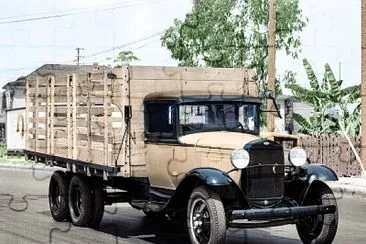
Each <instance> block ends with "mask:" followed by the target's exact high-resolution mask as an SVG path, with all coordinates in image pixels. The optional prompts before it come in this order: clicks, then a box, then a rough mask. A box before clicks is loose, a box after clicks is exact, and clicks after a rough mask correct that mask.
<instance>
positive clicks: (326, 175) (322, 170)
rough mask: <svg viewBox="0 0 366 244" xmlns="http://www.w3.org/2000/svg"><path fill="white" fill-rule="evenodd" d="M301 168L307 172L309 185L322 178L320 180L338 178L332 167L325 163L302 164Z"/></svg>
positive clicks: (334, 179)
mask: <svg viewBox="0 0 366 244" xmlns="http://www.w3.org/2000/svg"><path fill="white" fill-rule="evenodd" d="M301 169H302V170H303V171H304V173H305V174H306V176H307V181H308V183H309V185H310V184H311V183H312V182H313V181H314V180H320V181H336V180H338V177H337V175H336V173H335V172H334V171H333V170H332V169H331V168H329V167H327V166H325V165H314V164H306V165H304V166H302V167H301Z"/></svg>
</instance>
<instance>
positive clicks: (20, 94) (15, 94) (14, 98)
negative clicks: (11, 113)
mask: <svg viewBox="0 0 366 244" xmlns="http://www.w3.org/2000/svg"><path fill="white" fill-rule="evenodd" d="M5 94H6V109H14V108H24V107H25V87H19V86H16V87H14V88H10V89H8V90H6V91H5ZM11 94H12V95H11Z"/></svg>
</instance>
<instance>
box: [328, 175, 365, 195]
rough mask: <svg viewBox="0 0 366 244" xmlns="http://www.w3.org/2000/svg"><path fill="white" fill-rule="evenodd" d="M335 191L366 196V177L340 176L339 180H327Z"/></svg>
mask: <svg viewBox="0 0 366 244" xmlns="http://www.w3.org/2000/svg"><path fill="white" fill-rule="evenodd" d="M327 184H328V186H329V187H330V188H332V190H333V191H334V192H340V193H348V194H352V195H354V194H356V195H363V196H366V177H339V180H338V181H327Z"/></svg>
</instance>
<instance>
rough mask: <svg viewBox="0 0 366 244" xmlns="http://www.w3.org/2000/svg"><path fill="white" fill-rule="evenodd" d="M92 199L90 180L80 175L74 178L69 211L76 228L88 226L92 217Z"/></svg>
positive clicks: (71, 186)
mask: <svg viewBox="0 0 366 244" xmlns="http://www.w3.org/2000/svg"><path fill="white" fill-rule="evenodd" d="M91 208H92V197H91V191H90V186H89V182H88V180H87V179H86V178H85V177H83V176H79V175H75V176H73V177H72V179H71V181H70V186H69V211H70V218H71V221H72V223H73V224H74V225H75V226H82V227H84V226H87V225H88V224H89V221H90V217H91V212H92V211H91Z"/></svg>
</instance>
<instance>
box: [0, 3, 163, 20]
mask: <svg viewBox="0 0 366 244" xmlns="http://www.w3.org/2000/svg"><path fill="white" fill-rule="evenodd" d="M164 1H167V0H157V1H142V2H139V3H131V4H124V5H121V6H115V7H109V8H104V9H93V10H84V11H79V12H73V13H64V14H54V15H47V16H40V17H34V18H23V19H18V20H10V21H3V22H0V25H5V24H13V23H22V22H29V21H37V20H45V19H54V18H62V17H67V16H73V15H80V14H86V13H91V12H103V11H110V10H116V9H123V8H129V7H135V6H140V5H145V4H151V3H158V2H164Z"/></svg>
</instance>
